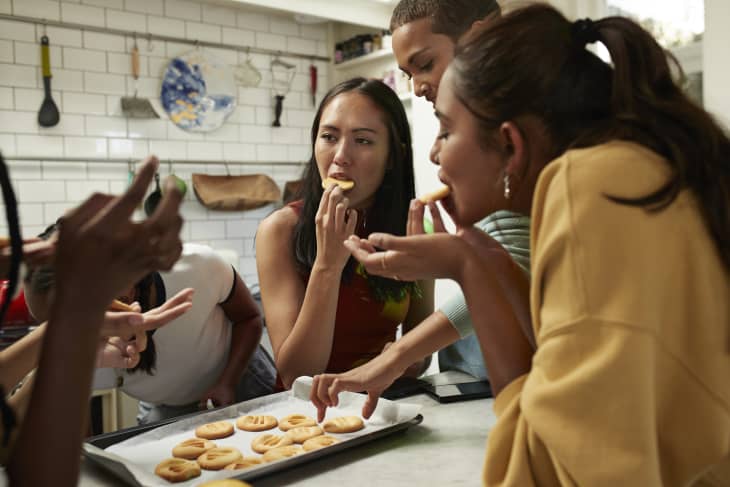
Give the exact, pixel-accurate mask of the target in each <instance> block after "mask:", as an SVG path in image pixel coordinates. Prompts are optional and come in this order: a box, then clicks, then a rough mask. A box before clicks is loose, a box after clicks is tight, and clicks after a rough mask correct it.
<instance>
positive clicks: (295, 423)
mask: <svg viewBox="0 0 730 487" xmlns="http://www.w3.org/2000/svg"><path fill="white" fill-rule="evenodd" d="M300 426H317V422H316V421H315V420H314V419H313V418H310V417H309V416H305V415H303V414H290V415H289V416H284V417H283V418H281V421H279V429H280V430H281V431H289V430H290V429H293V428H298V427H300Z"/></svg>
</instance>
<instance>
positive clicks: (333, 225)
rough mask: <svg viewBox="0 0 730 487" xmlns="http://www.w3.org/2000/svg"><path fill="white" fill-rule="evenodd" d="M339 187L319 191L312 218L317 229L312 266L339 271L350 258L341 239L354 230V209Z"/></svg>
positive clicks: (333, 186)
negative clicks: (320, 195) (315, 254)
mask: <svg viewBox="0 0 730 487" xmlns="http://www.w3.org/2000/svg"><path fill="white" fill-rule="evenodd" d="M349 204H350V201H349V199H348V198H347V197H345V195H344V193H343V192H342V189H341V188H340V187H339V186H336V185H332V186H330V187H329V188H327V189H326V190H325V191H324V193H323V194H322V199H321V200H320V202H319V209H318V210H317V214H316V215H315V217H314V222H315V225H316V232H317V257H316V260H315V266H317V265H319V266H321V267H324V268H329V269H336V270H338V271H341V270H342V268H344V267H345V264H347V260H348V259H349V258H350V252H349V251H348V250H347V249H346V248H345V247H344V246H343V245H342V242H343V241H344V240H345V239H346V238H347V237H348V236H350V235H352V234H353V233H354V232H355V226H356V225H357V212H356V211H355V210H353V209H351V208H350V207H349Z"/></svg>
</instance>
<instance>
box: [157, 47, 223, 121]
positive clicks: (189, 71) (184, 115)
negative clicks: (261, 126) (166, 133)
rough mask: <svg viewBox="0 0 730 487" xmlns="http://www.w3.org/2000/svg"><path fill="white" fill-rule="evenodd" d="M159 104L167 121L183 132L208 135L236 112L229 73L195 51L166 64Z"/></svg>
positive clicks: (208, 56)
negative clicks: (165, 114)
mask: <svg viewBox="0 0 730 487" xmlns="http://www.w3.org/2000/svg"><path fill="white" fill-rule="evenodd" d="M160 101H161V102H162V106H163V107H164V108H165V111H166V112H167V113H168V115H169V116H170V120H172V122H173V123H174V124H175V125H177V126H178V127H180V128H181V129H183V130H187V131H190V132H210V131H213V130H215V129H217V128H219V127H220V126H221V125H223V123H224V122H225V121H226V119H227V118H228V117H229V116H230V115H231V113H233V110H235V108H236V82H235V79H234V78H233V72H232V71H231V69H230V67H228V66H227V65H226V64H225V63H224V62H223V61H220V60H219V59H217V58H216V57H215V56H213V55H211V54H209V53H206V52H204V51H202V50H201V49H195V50H193V51H190V52H188V53H186V54H183V55H182V56H178V57H176V58H174V59H173V60H172V61H170V64H169V65H168V66H167V70H166V71H165V76H164V77H163V79H162V89H161V91H160Z"/></svg>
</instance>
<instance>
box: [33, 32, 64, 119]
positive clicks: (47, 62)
mask: <svg viewBox="0 0 730 487" xmlns="http://www.w3.org/2000/svg"><path fill="white" fill-rule="evenodd" d="M41 64H42V66H43V90H44V91H45V95H44V97H43V103H42V104H41V109H40V110H39V111H38V125H40V126H41V127H53V126H54V125H56V124H58V121H59V120H60V119H61V116H60V115H59V113H58V107H57V106H56V102H54V101H53V96H52V95H51V54H50V47H49V42H48V36H45V35H44V36H43V37H41Z"/></svg>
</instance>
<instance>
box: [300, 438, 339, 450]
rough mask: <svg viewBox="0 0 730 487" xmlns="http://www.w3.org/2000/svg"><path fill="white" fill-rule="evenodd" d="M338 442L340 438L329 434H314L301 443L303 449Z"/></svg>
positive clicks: (312, 448) (316, 447) (322, 446)
mask: <svg viewBox="0 0 730 487" xmlns="http://www.w3.org/2000/svg"><path fill="white" fill-rule="evenodd" d="M339 442H340V440H338V439H337V438H335V437H334V436H329V435H321V436H315V437H314V438H310V439H308V440H307V441H305V442H304V444H303V445H302V449H303V450H304V451H312V450H319V449H320V448H324V447H326V446H330V445H334V444H335V443H339Z"/></svg>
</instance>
